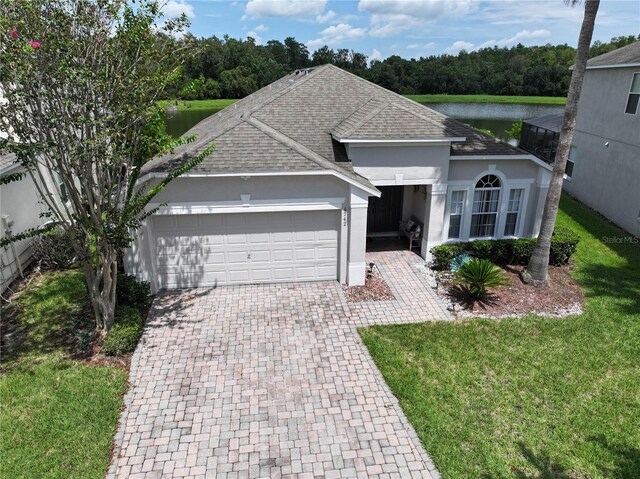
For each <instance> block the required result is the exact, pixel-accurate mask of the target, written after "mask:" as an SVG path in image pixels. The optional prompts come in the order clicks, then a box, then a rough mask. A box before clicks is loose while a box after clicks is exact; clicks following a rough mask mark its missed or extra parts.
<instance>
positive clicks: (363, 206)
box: [125, 65, 551, 290]
mask: <svg viewBox="0 0 640 479" xmlns="http://www.w3.org/2000/svg"><path fill="white" fill-rule="evenodd" d="M193 134H196V135H197V136H198V138H197V140H196V141H195V142H194V143H191V144H188V145H184V146H181V147H180V148H178V149H177V150H176V152H175V154H172V155H167V156H165V157H163V158H160V159H157V160H154V161H152V162H150V163H148V164H147V165H145V167H144V169H143V172H142V176H141V178H145V177H146V178H149V177H151V178H157V179H159V178H162V177H164V176H166V174H167V171H169V169H171V168H174V167H176V166H178V165H180V164H182V163H184V162H185V161H186V160H187V159H189V158H193V157H194V155H196V154H197V153H198V152H199V151H203V149H204V148H205V147H206V145H208V144H209V143H211V142H213V141H215V143H216V149H215V151H214V152H213V154H212V155H211V156H210V157H208V158H207V159H206V160H205V161H204V162H202V163H201V164H200V165H198V166H197V167H196V168H195V169H193V170H192V171H191V172H189V173H188V174H186V175H184V176H182V177H180V178H178V179H176V180H174V181H173V182H172V183H171V184H169V186H167V188H166V189H165V190H164V191H163V192H162V193H161V194H160V195H159V196H158V197H157V203H156V205H157V206H159V207H160V209H159V211H158V212H157V213H156V214H154V215H153V216H152V217H150V218H148V219H147V221H146V225H145V226H144V228H143V229H142V231H141V234H140V236H139V237H138V239H137V240H136V242H135V243H134V245H133V246H132V248H131V249H130V250H129V252H128V254H127V255H126V257H125V267H126V269H127V270H128V271H129V272H131V273H133V274H135V275H136V276H137V277H139V278H141V279H145V280H148V281H150V282H151V284H152V288H153V289H154V290H158V289H161V288H176V287H194V286H215V285H223V284H246V283H264V282H289V281H315V280H336V279H337V280H338V281H340V282H342V283H348V284H351V285H358V284H363V283H364V280H365V272H366V263H365V252H366V245H367V237H368V236H380V235H381V236H384V235H397V234H398V228H399V223H400V222H401V221H403V220H408V219H410V218H412V217H413V218H414V219H416V220H417V223H418V224H420V223H421V224H422V226H421V227H422V228H423V235H422V239H421V241H418V245H419V246H420V253H421V255H422V256H423V257H427V256H428V254H429V250H430V248H432V247H433V246H436V245H439V244H442V243H444V242H447V241H460V240H468V239H472V238H503V237H520V236H523V237H531V236H536V235H537V233H538V228H539V223H540V218H541V213H542V209H543V205H544V200H545V197H546V193H547V189H548V185H549V180H550V177H551V173H550V171H551V168H550V166H549V165H548V164H547V163H545V162H543V161H541V160H539V159H538V158H536V157H535V156H534V155H531V154H529V153H527V152H524V151H522V150H520V149H517V148H514V147H512V146H510V145H508V144H506V143H503V142H500V141H498V140H496V139H495V138H492V137H490V136H487V135H484V134H482V133H480V132H478V131H476V130H474V129H472V128H470V127H468V126H466V125H464V124H462V123H460V122H458V121H455V120H453V119H451V118H448V117H446V116H444V115H442V114H440V113H437V112H435V111H433V110H431V109H429V108H426V107H424V106H422V105H420V104H418V103H415V102H413V101H411V100H408V99H406V98H404V97H402V96H400V95H397V94H395V93H392V92H390V91H388V90H385V89H384V88H381V87H379V86H377V85H374V84H373V83H370V82H368V81H366V80H363V79H362V78H359V77H357V76H355V75H352V74H350V73H348V72H345V71H343V70H341V69H339V68H337V67H334V66H331V65H326V66H321V67H317V68H310V69H307V70H300V71H297V72H295V73H293V74H291V75H288V76H286V77H284V78H282V79H281V80H279V81H277V82H275V83H273V84H271V85H268V86H267V87H265V88H263V89H261V90H260V91H258V92H256V93H254V94H252V95H249V96H248V97H246V98H244V99H243V100H240V101H239V102H237V103H235V104H233V105H232V106H230V107H228V108H226V109H224V110H222V111H220V112H219V113H217V114H215V115H213V116H211V117H209V118H207V119H205V120H203V121H202V122H200V123H199V124H198V125H196V126H195V127H194V128H192V129H191V130H190V131H189V132H187V135H193ZM165 202H166V205H164V203H165Z"/></svg>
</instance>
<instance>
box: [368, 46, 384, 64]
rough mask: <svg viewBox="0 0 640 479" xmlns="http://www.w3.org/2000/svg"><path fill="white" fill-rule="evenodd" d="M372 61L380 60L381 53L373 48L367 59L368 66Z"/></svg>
mask: <svg viewBox="0 0 640 479" xmlns="http://www.w3.org/2000/svg"><path fill="white" fill-rule="evenodd" d="M373 60H382V53H380V50H377V49H375V48H374V49H373V51H372V52H371V55H369V56H368V57H367V61H368V62H369V64H371V62H372V61H373Z"/></svg>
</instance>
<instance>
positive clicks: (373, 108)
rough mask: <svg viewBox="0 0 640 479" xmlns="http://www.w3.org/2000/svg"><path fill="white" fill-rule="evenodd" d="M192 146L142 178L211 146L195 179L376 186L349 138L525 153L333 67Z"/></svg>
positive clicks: (224, 117) (222, 121)
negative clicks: (313, 177)
mask: <svg viewBox="0 0 640 479" xmlns="http://www.w3.org/2000/svg"><path fill="white" fill-rule="evenodd" d="M194 134H195V135H197V137H198V138H197V140H196V141H195V142H193V143H190V144H187V145H183V146H180V147H178V148H177V149H176V151H175V152H174V153H173V154H171V155H165V156H164V157H162V158H159V159H157V160H154V161H152V162H150V163H147V164H146V165H145V166H144V168H143V173H146V172H151V171H168V170H170V169H172V168H173V167H174V166H175V165H177V164H180V163H182V162H184V161H186V160H187V159H189V158H193V157H194V156H196V155H197V154H198V153H199V152H201V151H203V150H204V149H205V148H206V146H207V145H208V144H210V143H211V142H212V141H215V143H216V149H215V150H214V152H213V153H212V154H211V155H210V156H209V157H208V158H207V159H205V160H204V161H203V162H202V163H200V164H199V165H198V166H197V167H196V168H195V169H194V171H202V172H221V171H227V172H230V171H237V172H244V171H247V172H249V171H282V170H288V169H297V170H305V169H308V170H317V169H333V170H337V171H339V172H340V173H342V174H345V175H347V176H349V177H350V178H352V179H354V180H356V181H358V182H360V183H362V184H365V185H367V186H371V185H370V183H369V182H368V180H366V179H365V178H362V177H360V176H359V175H357V174H356V173H355V172H354V171H353V168H352V165H351V162H350V161H349V159H348V158H347V155H346V151H345V148H344V145H343V144H341V143H340V142H338V141H336V140H335V139H334V138H332V134H333V135H334V136H335V137H337V138H340V139H344V138H375V139H414V138H421V139H422V138H429V139H432V138H433V139H435V138H453V137H456V138H466V140H465V141H463V142H459V143H452V145H451V154H452V155H514V154H522V155H527V153H525V152H523V151H522V150H519V149H517V148H514V147H512V146H510V145H508V144H507V143H503V142H500V141H498V140H496V139H495V138H493V137H490V136H487V135H485V134H483V133H480V132H478V131H476V130H474V129H473V128H471V127H469V126H467V125H464V124H462V123H460V122H458V121H456V120H453V119H452V118H449V117H447V116H445V115H442V114H441V113H438V112H436V111H434V110H431V109H430V108H426V107H424V106H423V105H420V104H419V103H416V102H414V101H412V100H409V99H407V98H405V97H403V96H401V95H398V94H396V93H393V92H391V91H389V90H386V89H384V88H382V87H380V86H378V85H375V84H373V83H371V82H368V81H367V80H364V79H362V78H360V77H358V76H355V75H353V74H351V73H348V72H346V71H344V70H341V69H340V68H337V67H335V66H332V65H324V66H321V67H317V68H312V69H309V70H303V71H299V72H296V73H293V74H291V75H287V76H285V77H283V78H281V79H280V80H278V81H276V82H274V83H272V84H271V85H268V86H266V87H265V88H262V89H261V90H259V91H257V92H255V93H253V94H251V95H249V96H247V97H246V98H244V99H242V100H240V101H238V102H236V103H234V104H233V105H231V106H229V107H227V108H225V109H224V110H222V111H220V112H218V113H216V114H215V115H212V116H210V117H209V118H206V119H204V120H202V121H201V122H200V123H198V124H197V125H196V126H194V127H193V128H192V129H191V130H189V131H188V132H187V133H185V136H189V135H194Z"/></svg>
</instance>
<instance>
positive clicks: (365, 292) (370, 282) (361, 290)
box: [342, 266, 395, 303]
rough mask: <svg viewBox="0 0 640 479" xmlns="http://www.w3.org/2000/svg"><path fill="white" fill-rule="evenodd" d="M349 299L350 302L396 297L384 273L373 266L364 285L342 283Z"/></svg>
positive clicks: (383, 299) (386, 299)
mask: <svg viewBox="0 0 640 479" xmlns="http://www.w3.org/2000/svg"><path fill="white" fill-rule="evenodd" d="M342 290H343V291H344V294H345V296H346V297H347V301H348V302H350V303H359V302H363V301H389V300H392V299H395V296H393V293H392V292H391V288H389V285H388V284H387V283H386V281H385V280H384V278H383V277H382V274H380V271H379V270H378V268H377V267H375V266H374V267H373V268H372V269H371V271H369V272H367V276H366V278H365V283H364V285H363V286H347V285H346V284H343V285H342Z"/></svg>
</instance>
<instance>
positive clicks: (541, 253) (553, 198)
mask: <svg viewBox="0 0 640 479" xmlns="http://www.w3.org/2000/svg"><path fill="white" fill-rule="evenodd" d="M573 3H575V1H574V2H573ZM599 6H600V0H586V2H585V7H584V18H583V20H582V27H581V29H580V36H579V38H578V49H577V51H576V61H575V65H574V67H573V73H572V75H571V83H570V85H569V93H568V95H567V106H566V107H565V110H564V120H563V122H562V129H561V130H560V143H559V145H558V149H557V152H556V159H555V162H554V164H553V175H552V177H551V183H550V184H549V191H548V193H547V199H546V201H545V203H544V211H543V213H542V222H541V224H540V233H539V234H538V240H537V241H536V246H535V248H534V250H533V254H532V255H531V259H530V260H529V264H528V265H527V268H526V269H525V270H524V272H523V273H522V279H523V280H524V282H525V283H529V284H534V285H540V286H546V285H548V284H549V254H550V250H551V235H552V234H553V228H554V226H555V224H556V216H557V215H558V206H559V204H560V195H561V194H562V182H563V179H564V171H565V168H566V167H567V158H568V157H569V149H570V148H571V142H572V141H573V133H574V131H575V128H576V114H577V112H578V101H579V100H580V92H581V91H582V83H583V81H584V73H585V70H586V68H587V59H588V56H589V47H590V45H591V37H592V36H593V26H594V24H595V21H596V15H597V13H598V7H599Z"/></svg>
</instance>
